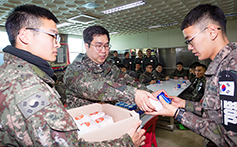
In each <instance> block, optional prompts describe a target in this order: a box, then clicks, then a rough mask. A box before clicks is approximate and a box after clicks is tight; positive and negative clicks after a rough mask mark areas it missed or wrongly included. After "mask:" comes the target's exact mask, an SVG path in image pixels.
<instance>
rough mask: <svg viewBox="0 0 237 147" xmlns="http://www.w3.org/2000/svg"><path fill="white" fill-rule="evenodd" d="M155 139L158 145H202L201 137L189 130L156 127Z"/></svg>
mask: <svg viewBox="0 0 237 147" xmlns="http://www.w3.org/2000/svg"><path fill="white" fill-rule="evenodd" d="M156 141H157V144H158V147H202V146H203V137H202V136H199V135H198V134H196V133H194V132H193V131H191V130H179V129H177V128H175V129H174V131H173V132H172V131H168V130H164V129H161V128H157V129H156Z"/></svg>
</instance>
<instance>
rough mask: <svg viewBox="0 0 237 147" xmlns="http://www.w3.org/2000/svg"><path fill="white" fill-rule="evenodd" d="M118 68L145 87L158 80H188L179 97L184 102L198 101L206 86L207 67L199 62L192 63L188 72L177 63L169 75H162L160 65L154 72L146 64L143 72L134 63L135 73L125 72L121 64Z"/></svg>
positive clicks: (148, 64)
mask: <svg viewBox="0 0 237 147" xmlns="http://www.w3.org/2000/svg"><path fill="white" fill-rule="evenodd" d="M118 67H119V68H120V70H121V71H123V72H124V73H127V74H129V75H130V76H132V77H134V78H135V79H137V80H138V81H139V82H141V83H143V84H145V85H146V86H147V85H150V84H155V83H157V82H158V80H160V81H166V80H169V79H170V78H172V79H180V78H181V79H185V80H190V82H191V85H190V86H189V87H188V88H186V89H185V90H184V91H183V92H182V93H181V94H180V96H179V97H181V98H183V99H186V100H190V101H200V100H201V98H202V96H203V95H204V90H205V84H206V78H205V71H206V70H207V67H206V66H205V65H204V64H200V63H199V62H194V63H193V64H192V65H191V66H190V68H189V71H188V70H185V69H183V63H182V62H177V64H176V69H175V70H174V71H172V72H171V73H170V74H169V75H165V74H163V73H162V70H163V65H162V64H160V63H158V64H157V66H156V68H155V70H153V67H152V64H150V63H147V64H146V65H145V71H143V69H142V68H141V64H140V63H136V68H135V71H132V70H129V69H128V70H127V68H126V66H125V65H123V64H119V65H118Z"/></svg>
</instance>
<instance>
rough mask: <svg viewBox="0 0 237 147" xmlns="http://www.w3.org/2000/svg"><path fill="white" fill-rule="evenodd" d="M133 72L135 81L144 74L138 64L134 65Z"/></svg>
mask: <svg viewBox="0 0 237 147" xmlns="http://www.w3.org/2000/svg"><path fill="white" fill-rule="evenodd" d="M135 72H136V79H139V77H140V75H141V74H142V73H143V72H144V71H143V69H142V66H141V63H140V62H137V63H136V67H135Z"/></svg>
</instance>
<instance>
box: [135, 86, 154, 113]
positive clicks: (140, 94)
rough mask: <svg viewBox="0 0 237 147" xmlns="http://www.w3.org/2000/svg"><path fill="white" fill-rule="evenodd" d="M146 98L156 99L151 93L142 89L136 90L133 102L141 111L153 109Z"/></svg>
mask: <svg viewBox="0 0 237 147" xmlns="http://www.w3.org/2000/svg"><path fill="white" fill-rule="evenodd" d="M148 98H152V99H154V100H157V99H156V98H155V97H154V96H153V95H152V94H151V93H149V92H147V91H144V90H137V91H136V93H135V103H136V104H137V106H138V107H139V108H140V109H141V110H142V111H145V112H151V111H154V110H155V107H154V106H153V105H152V104H151V103H150V101H149V100H148Z"/></svg>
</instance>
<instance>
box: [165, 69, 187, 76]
mask: <svg viewBox="0 0 237 147" xmlns="http://www.w3.org/2000/svg"><path fill="white" fill-rule="evenodd" d="M188 74H189V73H188V71H187V70H185V69H182V70H181V71H178V70H177V69H175V70H174V71H173V72H171V73H170V74H169V77H170V78H174V77H178V78H180V77H182V78H184V77H185V76H186V77H188Z"/></svg>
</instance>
